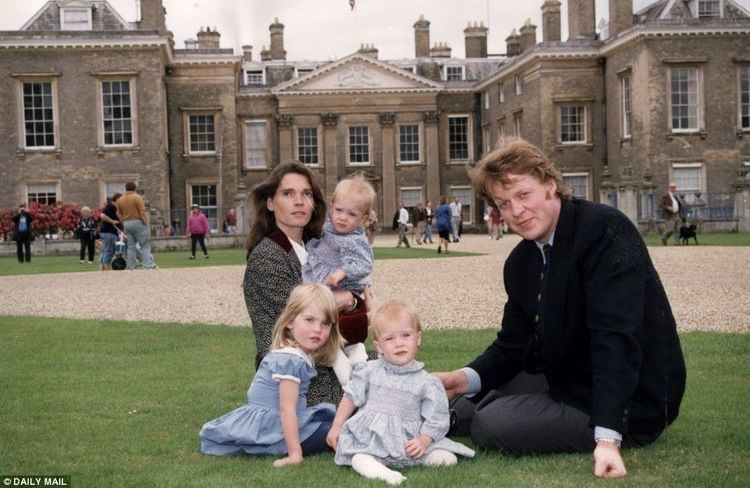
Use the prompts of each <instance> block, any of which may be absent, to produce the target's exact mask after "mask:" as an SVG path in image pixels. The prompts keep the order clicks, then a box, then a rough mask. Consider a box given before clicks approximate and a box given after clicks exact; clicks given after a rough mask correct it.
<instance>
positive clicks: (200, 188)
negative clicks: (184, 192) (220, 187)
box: [190, 185, 219, 229]
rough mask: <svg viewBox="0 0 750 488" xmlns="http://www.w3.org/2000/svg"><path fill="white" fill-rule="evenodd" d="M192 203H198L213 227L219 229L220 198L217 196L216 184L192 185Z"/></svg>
mask: <svg viewBox="0 0 750 488" xmlns="http://www.w3.org/2000/svg"><path fill="white" fill-rule="evenodd" d="M191 189H192V191H191V197H190V205H192V204H194V203H197V204H198V205H200V207H201V212H202V213H203V215H205V216H206V218H208V225H209V227H210V228H211V229H218V228H219V227H218V226H217V225H216V224H217V220H218V214H219V210H218V209H219V207H218V199H217V197H216V186H215V185H192V188H191Z"/></svg>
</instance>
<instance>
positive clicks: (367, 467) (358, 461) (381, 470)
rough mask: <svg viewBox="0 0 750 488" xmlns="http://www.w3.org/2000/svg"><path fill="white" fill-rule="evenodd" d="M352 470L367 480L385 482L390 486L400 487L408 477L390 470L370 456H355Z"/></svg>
mask: <svg viewBox="0 0 750 488" xmlns="http://www.w3.org/2000/svg"><path fill="white" fill-rule="evenodd" d="M352 468H353V469H354V471H356V472H357V473H359V474H361V475H362V476H364V477H365V478H369V479H377V480H383V481H385V482H386V483H388V484H389V485H400V484H401V483H403V482H404V481H405V480H406V476H404V475H403V474H401V473H399V472H398V471H394V470H392V469H389V468H388V467H387V466H386V465H385V464H383V463H381V462H380V461H378V460H377V459H375V458H374V457H373V456H370V455H369V454H355V455H354V456H352Z"/></svg>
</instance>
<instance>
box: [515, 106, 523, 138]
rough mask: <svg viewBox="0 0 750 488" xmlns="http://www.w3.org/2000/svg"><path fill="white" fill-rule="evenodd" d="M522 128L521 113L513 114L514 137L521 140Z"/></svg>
mask: <svg viewBox="0 0 750 488" xmlns="http://www.w3.org/2000/svg"><path fill="white" fill-rule="evenodd" d="M522 128H523V111H519V112H516V113H514V114H513V131H514V132H515V134H514V135H515V136H516V137H518V138H522V137H523V134H522V133H521V129H522Z"/></svg>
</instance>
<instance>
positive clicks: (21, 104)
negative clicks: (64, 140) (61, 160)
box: [16, 75, 60, 151]
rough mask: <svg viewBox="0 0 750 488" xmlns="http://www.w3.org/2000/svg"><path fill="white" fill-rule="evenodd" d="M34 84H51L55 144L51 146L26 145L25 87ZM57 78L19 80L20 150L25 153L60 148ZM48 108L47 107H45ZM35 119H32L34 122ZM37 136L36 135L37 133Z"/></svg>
mask: <svg viewBox="0 0 750 488" xmlns="http://www.w3.org/2000/svg"><path fill="white" fill-rule="evenodd" d="M34 83H49V85H50V95H51V108H52V120H51V122H52V139H53V141H52V142H53V144H52V145H51V146H48V145H41V146H28V145H27V144H26V135H27V134H26V122H27V121H26V114H25V110H24V106H25V102H24V85H26V84H34ZM57 89H58V87H57V76H56V75H55V76H42V77H33V76H29V77H25V76H20V77H19V78H18V80H17V94H18V95H17V97H18V98H17V104H16V107H17V111H18V112H17V113H18V115H17V119H18V122H17V124H18V128H19V130H18V148H19V149H22V150H24V151H51V150H55V149H58V148H59V147H60V124H59V114H60V107H59V99H58V92H57ZM45 107H46V106H45ZM33 120H34V119H32V121H33ZM45 121H46V119H42V122H41V123H45ZM35 134H36V133H35Z"/></svg>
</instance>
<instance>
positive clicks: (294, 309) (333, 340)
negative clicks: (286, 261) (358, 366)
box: [271, 283, 341, 366]
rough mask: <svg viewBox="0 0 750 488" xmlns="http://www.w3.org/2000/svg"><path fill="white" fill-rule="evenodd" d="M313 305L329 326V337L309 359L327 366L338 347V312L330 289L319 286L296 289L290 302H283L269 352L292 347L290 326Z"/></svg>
mask: <svg viewBox="0 0 750 488" xmlns="http://www.w3.org/2000/svg"><path fill="white" fill-rule="evenodd" d="M312 304H317V305H319V306H320V308H322V309H323V315H324V317H325V319H326V322H328V323H329V324H330V325H331V334H330V335H329V336H328V340H327V341H326V342H325V344H323V345H322V346H321V347H320V348H319V349H317V350H315V351H313V352H312V357H313V360H315V364H321V365H323V366H330V365H331V364H333V360H334V359H335V358H336V354H337V352H338V350H339V348H340V347H341V336H340V335H339V309H338V306H337V305H336V300H335V299H334V298H333V292H332V291H331V290H330V288H328V287H327V286H324V285H321V284H319V283H308V284H305V285H299V286H298V287H296V288H295V289H294V290H292V293H291V294H290V295H289V299H288V300H287V301H286V306H285V307H284V311H283V312H281V315H279V319H278V320H277V321H276V325H275V326H274V330H273V341H272V343H271V349H281V348H282V347H287V346H294V345H295V343H294V337H293V336H292V329H291V328H290V325H292V322H294V319H296V318H297V316H298V315H299V314H301V313H302V312H303V311H304V310H305V309H306V308H307V307H309V306H310V305H312Z"/></svg>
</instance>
